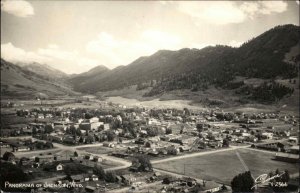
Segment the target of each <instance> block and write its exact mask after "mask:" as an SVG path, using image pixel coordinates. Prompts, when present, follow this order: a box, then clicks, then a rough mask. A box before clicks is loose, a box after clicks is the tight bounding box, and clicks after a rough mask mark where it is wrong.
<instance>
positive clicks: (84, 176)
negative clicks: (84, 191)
mask: <svg viewBox="0 0 300 193" xmlns="http://www.w3.org/2000/svg"><path fill="white" fill-rule="evenodd" d="M83 180H84V181H85V182H87V181H90V176H89V175H88V174H84V175H83Z"/></svg>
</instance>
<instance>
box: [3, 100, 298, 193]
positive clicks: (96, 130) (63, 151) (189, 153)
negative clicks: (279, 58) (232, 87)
mask: <svg viewBox="0 0 300 193" xmlns="http://www.w3.org/2000/svg"><path fill="white" fill-rule="evenodd" d="M75 103H76V104H84V105H86V107H85V106H84V105H83V106H80V105H79V106H78V107H76V105H75ZM1 105H2V109H3V112H2V114H1V127H2V128H1V142H0V145H1V156H2V159H1V165H2V167H1V168H4V167H3V166H5V168H6V169H7V171H6V170H5V169H1V175H2V176H3V177H1V186H2V187H4V184H5V182H7V181H9V182H10V183H13V182H15V183H17V182H18V183H20V182H22V183H29V184H30V183H34V184H38V183H45V182H47V183H50V182H53V184H54V185H53V186H50V185H49V186H44V187H34V188H32V187H31V188H29V189H28V187H23V189H22V188H21V189H22V190H23V191H28V190H30V191H31V189H34V190H36V191H46V192H47V191H55V192H66V191H71V190H72V191H76V192H127V191H132V192H134V191H136V192H149V191H151V192H231V191H232V187H231V185H232V183H231V180H232V178H233V177H234V176H236V175H237V174H238V173H232V174H231V173H228V174H227V175H228V176H226V174H223V175H224V177H220V176H213V175H216V174H215V173H213V172H212V173H210V172H211V171H205V172H203V173H204V174H201V173H200V172H197V170H198V169H197V168H198V166H197V165H199V167H201V168H202V166H201V162H203V160H206V161H207V162H209V161H210V159H221V160H222V159H224V163H223V164H224V165H225V166H226V164H229V163H226V161H225V160H226V156H230V159H233V158H232V157H235V158H234V161H236V162H237V164H240V165H241V168H242V169H241V173H242V171H244V172H245V171H248V170H250V171H252V170H253V175H254V176H255V177H258V176H259V175H260V174H262V173H259V172H261V171H260V168H251V167H252V166H247V164H249V163H251V161H253V160H251V157H250V158H247V157H246V158H245V157H244V156H243V155H246V154H247V155H250V156H251V155H252V154H256V155H258V154H262V158H261V159H260V158H257V160H255V161H257V163H258V162H265V163H266V164H267V165H268V163H269V168H268V167H267V168H264V170H267V171H268V173H269V172H274V171H275V170H276V169H279V170H286V171H288V172H289V178H290V179H289V181H288V183H289V184H288V186H287V188H291V189H292V190H293V188H294V189H295V188H297V187H298V185H297V180H299V173H298V169H297V163H298V160H299V138H298V135H299V132H298V127H299V117H295V116H294V115H292V114H287V113H281V112H259V113H245V112H242V111H234V112H227V111H224V110H222V109H220V108H211V109H205V110H195V109H188V108H183V109H175V108H173V109H172V108H147V107H141V106H136V107H127V106H124V105H121V104H114V103H110V102H106V101H101V100H88V99H86V100H84V101H79V100H78V101H76V102H74V106H75V107H72V105H70V106H64V105H46V104H44V105H43V104H36V105H34V106H30V108H27V107H26V105H24V104H18V105H17V104H12V103H11V102H6V103H2V104H1ZM91 105H93V106H91ZM232 152H233V153H232ZM234 152H235V153H234ZM222 155H226V156H225V157H224V158H223V157H222ZM206 156H221V157H219V158H209V157H207V158H205V157H206ZM243 157H244V158H243ZM201 158H202V160H200V161H199V159H201ZM246 159H250V160H251V161H250V162H249V160H246ZM264 159H267V160H264ZM213 162H214V161H212V163H209V164H210V165H211V166H212V167H216V168H217V167H220V166H218V165H219V164H217V165H215V164H214V163H213ZM245 162H246V163H247V164H246V163H245ZM271 162H272V164H270V163H271ZM273 163H274V164H273ZM203 164H205V163H203ZM206 164H207V163H206ZM209 164H208V165H209ZM191 165H194V166H193V168H194V169H193V170H196V172H195V171H191V168H190V167H189V166H191ZM221 165H222V164H221ZM262 165H265V164H262ZM211 166H207V168H211ZM228 167H231V168H232V167H235V166H231V165H228ZM248 167H249V168H248ZM254 167H263V166H259V165H256V166H254ZM202 169H204V168H202ZM232 169H233V168H232ZM2 170H3V171H2ZM204 170H205V169H204ZM212 170H214V169H213V168H212ZM5 171H6V172H5ZM8 171H9V172H8ZM219 172H220V171H219ZM15 176H18V177H15ZM228 178H230V179H228ZM66 184H67V185H66ZM68 184H69V185H68ZM72 184H73V185H72ZM74 184H77V185H76V186H74ZM295 184H296V185H295ZM265 185H266V184H264V185H263V186H258V187H257V188H259V189H264V188H268V187H266V186H265ZM6 188H7V190H13V188H9V187H6Z"/></svg>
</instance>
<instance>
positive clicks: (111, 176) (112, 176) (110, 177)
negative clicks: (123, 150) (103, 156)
mask: <svg viewBox="0 0 300 193" xmlns="http://www.w3.org/2000/svg"><path fill="white" fill-rule="evenodd" d="M105 181H107V182H112V183H113V182H116V181H117V176H116V173H115V172H114V171H108V172H106V174H105Z"/></svg>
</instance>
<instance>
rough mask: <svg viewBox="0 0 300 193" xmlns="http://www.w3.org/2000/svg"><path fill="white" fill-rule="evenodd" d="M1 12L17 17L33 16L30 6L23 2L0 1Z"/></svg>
mask: <svg viewBox="0 0 300 193" xmlns="http://www.w3.org/2000/svg"><path fill="white" fill-rule="evenodd" d="M1 11H4V12H7V13H9V14H12V15H15V16H17V17H28V16H32V15H34V9H33V7H32V5H31V4H30V3H29V2H27V1H24V0H4V1H1Z"/></svg>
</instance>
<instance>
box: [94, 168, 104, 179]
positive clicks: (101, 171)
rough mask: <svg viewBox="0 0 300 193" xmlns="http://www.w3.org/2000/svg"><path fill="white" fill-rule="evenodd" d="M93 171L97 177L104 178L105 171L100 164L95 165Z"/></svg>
mask: <svg viewBox="0 0 300 193" xmlns="http://www.w3.org/2000/svg"><path fill="white" fill-rule="evenodd" d="M93 173H94V174H95V175H97V176H98V178H99V179H105V171H104V169H103V168H102V167H101V166H98V165H96V166H95V167H94V168H93Z"/></svg>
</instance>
